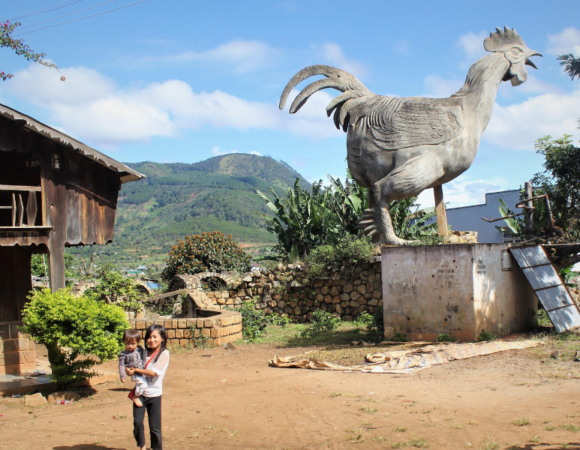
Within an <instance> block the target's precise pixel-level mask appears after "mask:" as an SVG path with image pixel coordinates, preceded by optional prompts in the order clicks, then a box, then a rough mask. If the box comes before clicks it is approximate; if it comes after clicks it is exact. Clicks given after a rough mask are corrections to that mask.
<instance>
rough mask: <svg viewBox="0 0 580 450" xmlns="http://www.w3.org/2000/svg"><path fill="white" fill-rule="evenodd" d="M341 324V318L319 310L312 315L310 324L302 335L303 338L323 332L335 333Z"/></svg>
mask: <svg viewBox="0 0 580 450" xmlns="http://www.w3.org/2000/svg"><path fill="white" fill-rule="evenodd" d="M340 322H341V320H340V317H336V316H334V315H333V314H331V313H329V312H326V311H322V310H321V309H318V310H316V311H314V312H313V313H312V317H311V319H310V324H309V325H308V326H307V327H306V328H305V329H304V330H302V332H301V333H300V337H301V338H307V337H311V336H313V335H315V334H317V333H320V332H321V331H334V330H336V327H338V324H339V323H340Z"/></svg>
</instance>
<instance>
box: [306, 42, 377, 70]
mask: <svg viewBox="0 0 580 450" xmlns="http://www.w3.org/2000/svg"><path fill="white" fill-rule="evenodd" d="M315 48H316V50H317V52H318V53H319V54H320V56H321V57H322V58H323V59H324V60H325V61H326V62H327V63H328V64H331V65H333V66H336V67H337V68H338V69H342V70H344V71H345V72H348V73H351V74H353V75H354V76H356V77H358V78H360V77H362V76H364V75H365V74H366V69H365V67H364V65H363V64H361V63H360V62H358V61H355V60H353V59H349V58H347V57H346V56H345V54H344V53H343V52H342V48H341V47H340V45H338V44H335V43H332V42H327V43H326V44H323V45H320V46H316V47H315Z"/></svg>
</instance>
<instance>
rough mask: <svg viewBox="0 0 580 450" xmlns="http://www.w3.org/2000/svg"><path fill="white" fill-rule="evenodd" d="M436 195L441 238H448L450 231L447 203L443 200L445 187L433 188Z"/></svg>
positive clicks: (438, 226) (436, 209)
mask: <svg viewBox="0 0 580 450" xmlns="http://www.w3.org/2000/svg"><path fill="white" fill-rule="evenodd" d="M433 193H434V194H435V211H436V212H437V229H438V230H439V237H440V238H443V237H447V236H448V235H449V230H448V228H447V212H446V211H445V201H444V200H443V186H435V187H434V188H433Z"/></svg>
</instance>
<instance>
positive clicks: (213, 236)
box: [161, 231, 251, 281]
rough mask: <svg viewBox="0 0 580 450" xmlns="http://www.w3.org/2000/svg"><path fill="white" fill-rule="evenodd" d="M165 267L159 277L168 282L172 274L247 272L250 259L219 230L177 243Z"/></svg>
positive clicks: (172, 248)
mask: <svg viewBox="0 0 580 450" xmlns="http://www.w3.org/2000/svg"><path fill="white" fill-rule="evenodd" d="M165 262H166V267H165V270H163V273H162V274H161V277H162V278H163V279H164V280H167V281H170V280H172V279H173V277H174V276H175V275H184V274H188V275H194V274H196V273H201V272H226V271H237V272H247V271H249V270H250V262H251V259H250V256H249V255H247V254H246V253H245V252H244V251H243V250H242V249H241V248H240V247H239V246H238V244H237V243H236V242H235V241H234V240H233V239H232V236H231V235H228V236H226V235H225V234H223V233H221V232H219V231H213V232H211V233H205V232H204V233H201V234H195V235H193V236H186V237H185V239H184V240H179V241H178V243H177V245H174V246H173V247H171V251H170V252H169V254H168V255H167V259H166V261H165Z"/></svg>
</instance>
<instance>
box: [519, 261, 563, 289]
mask: <svg viewBox="0 0 580 450" xmlns="http://www.w3.org/2000/svg"><path fill="white" fill-rule="evenodd" d="M522 270H523V271H524V275H525V276H526V278H527V279H528V281H529V282H530V284H531V286H532V289H533V290H534V291H537V290H538V289H545V288H547V287H550V286H558V285H559V284H562V280H561V279H560V276H559V275H558V273H557V272H556V271H555V270H554V268H553V267H552V265H551V264H548V265H546V266H537V267H527V268H524V269H522Z"/></svg>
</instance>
